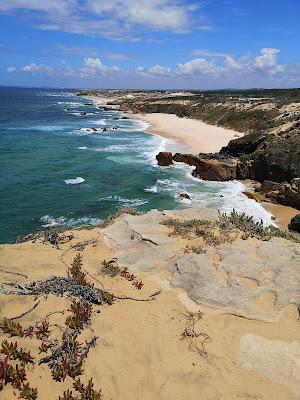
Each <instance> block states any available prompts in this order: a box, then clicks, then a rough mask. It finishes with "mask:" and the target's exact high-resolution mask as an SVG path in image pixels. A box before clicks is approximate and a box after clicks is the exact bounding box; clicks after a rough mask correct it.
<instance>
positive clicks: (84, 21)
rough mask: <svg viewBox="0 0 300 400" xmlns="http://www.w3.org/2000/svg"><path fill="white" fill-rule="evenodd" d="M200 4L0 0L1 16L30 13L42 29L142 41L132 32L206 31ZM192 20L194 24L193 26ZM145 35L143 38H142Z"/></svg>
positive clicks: (143, 0) (169, 0)
mask: <svg viewBox="0 0 300 400" xmlns="http://www.w3.org/2000/svg"><path fill="white" fill-rule="evenodd" d="M198 8H199V5H196V4H193V3H190V4H188V3H186V1H185V0H43V1H41V0H9V1H3V0H2V1H0V13H1V12H2V13H7V12H14V11H18V10H29V11H31V12H32V13H34V17H37V18H35V19H36V20H37V21H38V23H37V24H36V27H37V28H39V29H43V30H63V31H67V32H72V33H85V34H96V35H101V36H105V37H108V38H112V39H118V40H129V39H132V40H141V39H140V38H138V37H136V35H135V32H136V31H138V29H140V28H142V31H143V33H145V31H146V29H147V28H148V30H150V31H151V30H152V31H171V32H180V33H183V32H187V31H189V30H190V29H191V27H192V26H197V29H201V28H202V29H207V24H206V22H205V21H204V19H203V17H201V16H200V15H199V17H196V16H195V11H196V9H198ZM193 21H194V22H195V23H194V24H193ZM143 36H144V35H143Z"/></svg>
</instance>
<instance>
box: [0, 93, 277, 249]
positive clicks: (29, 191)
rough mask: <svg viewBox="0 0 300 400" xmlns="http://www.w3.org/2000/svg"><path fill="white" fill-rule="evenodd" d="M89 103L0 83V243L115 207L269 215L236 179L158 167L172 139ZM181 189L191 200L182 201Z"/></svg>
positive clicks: (93, 219)
mask: <svg viewBox="0 0 300 400" xmlns="http://www.w3.org/2000/svg"><path fill="white" fill-rule="evenodd" d="M87 102H89V101H87V100H86V99H82V98H79V97H76V96H75V94H74V93H72V92H71V91H70V92H65V91H59V90H44V89H19V88H0V126H1V130H0V190H1V202H0V242H1V243H3V242H9V241H12V240H14V239H15V237H16V236H17V235H24V234H27V233H29V232H33V231H36V230H38V229H41V228H42V227H45V226H51V225H57V224H58V225H65V226H78V225H83V224H84V225H94V224H99V223H101V222H102V221H103V220H104V219H105V218H106V217H107V216H108V215H109V214H111V213H113V212H114V211H116V210H117V209H118V208H120V207H136V208H138V209H140V210H149V209H152V208H157V209H174V208H180V207H186V206H192V205H195V204H197V205H203V206H205V207H214V208H221V209H223V210H225V211H229V210H230V209H232V208H233V207H235V208H237V209H240V210H243V211H246V212H248V213H250V214H253V215H255V216H256V217H257V218H263V219H265V220H266V221H267V220H269V219H270V215H268V214H267V213H266V212H265V211H264V210H263V209H262V208H261V207H260V206H259V205H257V204H256V203H255V202H254V201H253V200H249V199H247V198H246V197H245V196H244V195H242V194H241V192H242V190H243V186H242V185H241V184H240V183H238V182H229V183H215V182H202V181H200V180H196V179H194V178H192V177H191V176H190V167H188V166H184V165H176V166H174V167H167V168H161V167H158V166H156V163H155V155H156V154H157V152H158V151H160V150H164V149H169V148H174V147H175V146H176V144H175V143H173V142H172V141H170V140H166V139H162V138H160V137H158V136H154V135H149V134H148V133H146V132H144V129H145V128H146V126H145V124H144V123H143V122H139V121H132V120H122V119H118V118H119V117H121V116H122V114H120V113H118V112H111V111H102V110H100V109H99V108H97V107H96V106H95V105H93V106H87V105H85V104H84V103H87ZM81 112H85V113H87V114H86V115H81V114H80V113H81ZM114 126H117V127H118V129H112V128H113V127H114ZM91 128H96V129H97V131H96V132H94V131H93V130H91ZM103 128H106V129H107V130H106V131H103ZM181 192H188V193H189V194H190V195H191V197H192V200H191V201H190V202H185V203H183V202H182V201H181V200H180V198H179V194H180V193H181Z"/></svg>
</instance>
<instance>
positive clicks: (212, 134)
mask: <svg viewBox="0 0 300 400" xmlns="http://www.w3.org/2000/svg"><path fill="white" fill-rule="evenodd" d="M130 115H131V116H132V117H133V118H136V119H140V120H142V121H145V122H148V123H149V124H150V127H149V128H148V131H150V132H153V133H155V134H157V135H160V136H162V137H165V138H170V139H176V140H177V141H179V142H182V143H184V144H185V146H186V147H188V150H189V151H190V152H191V153H194V154H197V153H215V152H218V151H220V150H221V148H222V147H223V146H226V145H227V144H228V142H229V141H230V140H231V139H234V138H237V137H240V136H243V135H244V134H243V133H240V132H236V131H234V130H231V129H225V128H221V127H219V126H214V125H208V124H206V123H204V122H202V121H199V120H194V119H189V118H179V117H177V116H176V115H174V114H161V113H155V114H130Z"/></svg>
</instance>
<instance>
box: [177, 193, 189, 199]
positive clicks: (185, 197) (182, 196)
mask: <svg viewBox="0 0 300 400" xmlns="http://www.w3.org/2000/svg"><path fill="white" fill-rule="evenodd" d="M179 197H180V198H181V199H188V200H190V199H191V196H190V195H188V194H187V193H180V195H179Z"/></svg>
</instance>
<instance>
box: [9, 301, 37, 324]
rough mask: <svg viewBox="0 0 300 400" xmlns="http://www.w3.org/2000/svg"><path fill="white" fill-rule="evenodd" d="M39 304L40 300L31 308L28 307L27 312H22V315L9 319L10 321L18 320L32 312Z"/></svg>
mask: <svg viewBox="0 0 300 400" xmlns="http://www.w3.org/2000/svg"><path fill="white" fill-rule="evenodd" d="M39 304H40V300H39V301H38V302H36V303H35V304H34V305H33V306H32V307H30V308H29V310H27V311H25V312H23V313H22V314H20V315H18V316H16V317H13V318H10V320H11V321H13V320H15V319H20V318H22V317H24V316H25V315H27V314H29V313H31V311H33V310H34V309H35V308H36V307H37V306H38V305H39Z"/></svg>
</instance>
